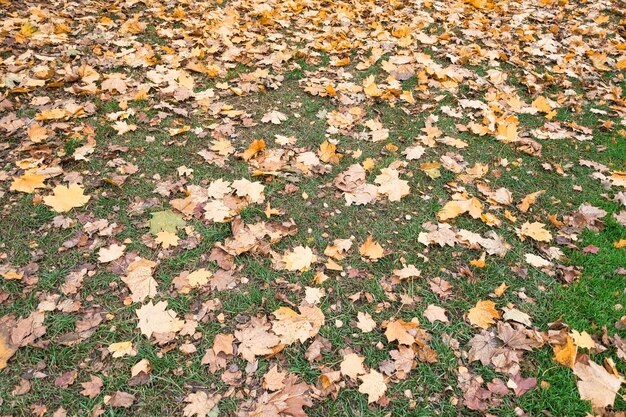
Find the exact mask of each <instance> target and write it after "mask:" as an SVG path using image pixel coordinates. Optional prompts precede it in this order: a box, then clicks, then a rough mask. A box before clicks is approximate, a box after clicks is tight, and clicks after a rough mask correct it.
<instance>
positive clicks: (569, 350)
mask: <svg viewBox="0 0 626 417" xmlns="http://www.w3.org/2000/svg"><path fill="white" fill-rule="evenodd" d="M553 350H554V360H555V361H557V362H558V363H560V364H561V365H564V366H567V367H568V368H574V363H575V362H576V352H578V346H576V345H575V344H574V339H572V338H571V337H570V336H567V339H566V341H565V344H564V345H554V346H553Z"/></svg>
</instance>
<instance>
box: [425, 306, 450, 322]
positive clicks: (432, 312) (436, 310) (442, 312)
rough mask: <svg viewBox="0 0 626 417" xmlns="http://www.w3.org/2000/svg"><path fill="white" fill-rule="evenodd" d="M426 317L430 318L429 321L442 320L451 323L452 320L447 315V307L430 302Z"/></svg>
mask: <svg viewBox="0 0 626 417" xmlns="http://www.w3.org/2000/svg"><path fill="white" fill-rule="evenodd" d="M424 317H426V318H427V319H428V321H429V322H431V323H434V322H435V321H440V322H442V323H446V324H450V320H448V317H447V316H446V309H445V308H442V307H439V306H436V305H433V304H429V305H428V307H426V310H424Z"/></svg>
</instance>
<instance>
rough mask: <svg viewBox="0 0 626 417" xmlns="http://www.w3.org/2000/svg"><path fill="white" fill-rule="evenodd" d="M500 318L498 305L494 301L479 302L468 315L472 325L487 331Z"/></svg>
mask: <svg viewBox="0 0 626 417" xmlns="http://www.w3.org/2000/svg"><path fill="white" fill-rule="evenodd" d="M499 318H500V312H499V311H498V310H496V303H494V302H493V301H478V302H477V303H476V305H475V306H474V307H472V308H471V309H470V311H469V313H467V319H468V320H469V322H470V324H471V325H472V326H476V327H480V328H481V329H487V328H488V327H489V326H491V325H492V324H494V323H495V322H496V321H495V319H499Z"/></svg>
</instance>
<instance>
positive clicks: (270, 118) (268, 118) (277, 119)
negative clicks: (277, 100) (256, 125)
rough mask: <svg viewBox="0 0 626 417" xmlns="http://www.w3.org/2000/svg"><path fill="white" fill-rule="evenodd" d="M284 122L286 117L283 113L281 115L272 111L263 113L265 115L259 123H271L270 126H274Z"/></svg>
mask: <svg viewBox="0 0 626 417" xmlns="http://www.w3.org/2000/svg"><path fill="white" fill-rule="evenodd" d="M285 120H287V115H286V114H284V113H281V112H279V111H277V110H272V111H270V112H268V113H265V115H263V118H262V119H261V122H263V123H269V122H272V124H275V125H279V124H281V123H282V122H284V121H285Z"/></svg>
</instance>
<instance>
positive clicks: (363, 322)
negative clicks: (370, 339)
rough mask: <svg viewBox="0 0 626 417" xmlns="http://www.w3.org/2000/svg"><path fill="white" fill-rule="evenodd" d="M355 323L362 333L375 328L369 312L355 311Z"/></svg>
mask: <svg viewBox="0 0 626 417" xmlns="http://www.w3.org/2000/svg"><path fill="white" fill-rule="evenodd" d="M357 320H358V322H357V324H356V327H358V328H359V329H360V330H361V331H362V332H363V333H369V332H371V331H372V330H374V329H375V328H376V322H375V321H374V319H372V316H370V315H369V313H363V312H361V311H359V312H358V313H357Z"/></svg>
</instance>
